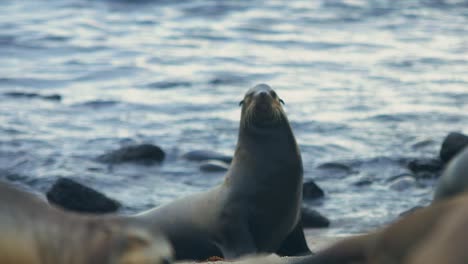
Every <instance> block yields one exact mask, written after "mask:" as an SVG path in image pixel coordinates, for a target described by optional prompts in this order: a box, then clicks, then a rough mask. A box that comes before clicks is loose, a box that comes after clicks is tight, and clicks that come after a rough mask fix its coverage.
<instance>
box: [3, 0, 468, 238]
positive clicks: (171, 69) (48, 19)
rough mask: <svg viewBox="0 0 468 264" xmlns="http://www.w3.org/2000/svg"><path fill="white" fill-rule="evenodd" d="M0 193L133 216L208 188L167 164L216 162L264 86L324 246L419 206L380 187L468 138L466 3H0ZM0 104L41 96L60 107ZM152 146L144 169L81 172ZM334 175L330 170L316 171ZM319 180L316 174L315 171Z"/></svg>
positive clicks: (414, 186)
mask: <svg viewBox="0 0 468 264" xmlns="http://www.w3.org/2000/svg"><path fill="white" fill-rule="evenodd" d="M0 7H1V8H0V172H1V173H0V175H1V177H2V178H8V179H9V180H11V181H16V182H19V183H21V184H23V185H25V186H29V187H31V188H32V189H33V190H36V191H38V192H41V193H43V192H45V191H46V190H47V189H48V188H49V187H50V186H51V184H52V183H53V182H54V181H55V180H56V178H57V177H70V178H73V179H76V180H78V181H80V182H83V183H85V184H87V185H89V186H91V187H93V188H95V189H98V190H100V191H102V192H104V193H105V194H107V195H108V196H110V197H113V198H115V199H117V200H119V201H121V202H122V203H123V204H124V208H123V209H122V213H132V212H138V211H141V210H144V209H147V208H150V207H152V206H157V205H160V204H163V203H166V202H168V201H171V200H173V199H175V198H177V197H180V196H184V195H187V194H190V193H193V192H198V191H203V190H206V189H207V188H209V187H211V186H214V185H216V184H218V183H220V182H221V181H222V177H223V173H204V172H201V171H200V170H199V164H198V163H195V162H190V161H186V160H184V159H182V158H180V156H181V155H182V154H184V153H186V152H188V151H191V150H199V149H209V150H215V151H218V152H222V153H225V154H228V155H232V153H233V151H234V147H235V144H236V139H237V130H238V122H239V117H240V109H239V107H238V102H239V101H240V100H241V99H242V97H243V94H244V92H245V91H246V90H247V89H248V88H250V87H252V86H253V85H255V84H257V83H268V84H270V85H271V86H272V87H273V88H274V89H275V90H276V91H277V92H278V94H279V95H280V96H281V97H282V98H283V100H284V101H285V102H286V106H285V108H286V111H287V114H288V117H289V119H290V122H291V124H292V127H293V130H294V133H295V135H296V139H297V141H298V143H299V145H300V148H301V151H302V157H303V161H304V169H305V179H306V180H307V179H313V180H315V181H316V182H317V183H318V184H319V185H320V186H321V187H322V188H323V189H324V190H325V192H326V197H325V198H324V199H322V200H320V201H316V202H313V203H310V204H309V205H310V206H312V207H313V208H315V209H317V210H318V211H320V212H321V213H323V214H324V215H326V216H327V217H329V218H330V219H331V221H332V226H331V227H330V228H329V229H328V231H327V232H329V233H331V234H337V235H341V234H349V233H356V232H361V231H365V230H369V229H371V228H374V227H376V226H380V225H382V224H384V223H386V222H388V221H391V220H393V219H395V217H396V216H397V215H398V214H399V213H401V212H402V211H405V210H407V209H409V208H412V207H414V206H416V205H421V204H427V203H428V202H429V201H430V199H431V196H432V191H433V186H434V183H435V180H433V179H426V180H417V181H416V182H413V183H411V182H410V183H409V184H403V185H402V187H395V186H394V184H393V183H392V181H391V180H390V179H392V178H393V177H394V176H396V175H401V174H405V173H410V172H409V171H408V169H407V168H406V166H404V162H403V161H405V160H408V159H411V158H432V157H436V156H437V155H438V151H439V148H440V144H441V141H442V139H443V138H444V136H445V135H446V134H447V133H448V132H450V131H461V132H465V133H467V132H468V114H467V113H468V105H467V102H468V1H455V0H453V1H450V0H446V1H444V0H414V1H403V0H400V1H393V0H370V1H364V0H362V1H359V0H317V1H306V0H304V1H302V0H289V1H259V0H258V1H257V0H252V1H214V0H193V1H168V0H135V1H131V0H101V1H92V0H60V1H59V0H47V1H46V0H24V1H15V0H3V1H1V3H0ZM11 92H28V93H36V94H40V95H51V94H58V95H60V96H62V100H61V101H57V100H46V99H43V98H38V97H33V98H18V97H12V96H8V93H11ZM136 143H153V144H156V145H159V146H161V147H162V148H163V149H164V150H165V152H166V154H167V158H166V160H165V162H164V163H163V164H161V165H155V166H143V165H135V164H125V165H117V166H108V165H106V164H101V163H98V162H96V161H95V158H96V157H97V156H98V155H100V154H103V153H106V152H108V151H110V150H113V149H117V148H119V147H120V146H123V145H129V144H136ZM329 162H335V163H339V164H343V165H345V166H347V168H349V169H347V168H344V169H343V166H341V167H336V166H335V167H333V166H332V167H333V168H330V166H323V164H324V163H329ZM320 165H322V166H320Z"/></svg>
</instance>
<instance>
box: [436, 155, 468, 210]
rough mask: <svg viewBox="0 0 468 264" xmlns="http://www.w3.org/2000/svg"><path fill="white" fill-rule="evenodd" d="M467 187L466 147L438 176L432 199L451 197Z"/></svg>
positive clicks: (467, 160) (467, 159)
mask: <svg viewBox="0 0 468 264" xmlns="http://www.w3.org/2000/svg"><path fill="white" fill-rule="evenodd" d="M467 189H468V147H466V148H465V149H464V150H462V151H461V152H460V153H459V154H457V155H456V156H455V157H454V158H453V159H452V160H451V161H450V162H449V163H448V165H447V167H446V168H445V170H444V173H443V174H442V176H440V178H439V182H438V183H437V187H436V190H435V195H434V201H438V200H441V199H445V198H448V197H452V196H454V195H457V194H460V193H462V192H465V191H466V190H467Z"/></svg>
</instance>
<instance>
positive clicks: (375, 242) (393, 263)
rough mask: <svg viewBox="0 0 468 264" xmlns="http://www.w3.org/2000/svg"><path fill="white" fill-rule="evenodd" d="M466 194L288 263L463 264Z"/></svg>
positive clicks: (467, 224)
mask: <svg viewBox="0 0 468 264" xmlns="http://www.w3.org/2000/svg"><path fill="white" fill-rule="evenodd" d="M467 232H468V193H465V194H462V195H459V196H455V197H453V198H449V199H444V200H441V201H438V202H435V203H433V204H432V205H430V206H428V207H426V208H422V209H420V210H417V211H416V212H414V213H412V214H410V215H407V216H405V217H403V218H402V219H399V220H398V221H396V222H395V223H393V224H391V225H389V226H387V227H384V228H382V229H379V230H377V231H374V232H371V233H369V234H365V235H360V236H355V237H351V238H346V239H344V240H342V241H339V242H337V243H335V244H334V245H332V246H330V247H329V248H327V249H324V250H322V251H320V252H317V254H316V255H314V256H308V257H304V258H303V259H301V260H297V261H293V262H292V263H291V264H332V263H333V264H346V263H362V264H422V263H426V264H439V263H450V264H462V263H467V261H468V258H467V256H468V254H466V249H465V246H466V244H467V243H468V237H467V236H466V233H467Z"/></svg>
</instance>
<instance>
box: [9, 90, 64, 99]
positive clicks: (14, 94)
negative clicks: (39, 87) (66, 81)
mask: <svg viewBox="0 0 468 264" xmlns="http://www.w3.org/2000/svg"><path fill="white" fill-rule="evenodd" d="M4 95H5V96H9V97H15V98H39V99H44V100H51V101H60V100H62V96H61V95H58V94H51V95H41V94H38V93H29V92H6V93H4Z"/></svg>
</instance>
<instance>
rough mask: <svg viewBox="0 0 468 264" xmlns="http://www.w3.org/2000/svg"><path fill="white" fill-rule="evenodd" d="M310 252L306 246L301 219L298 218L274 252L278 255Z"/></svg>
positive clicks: (302, 254)
mask: <svg viewBox="0 0 468 264" xmlns="http://www.w3.org/2000/svg"><path fill="white" fill-rule="evenodd" d="M311 253H312V252H311V251H310V249H309V247H308V246H307V242H306V239H305V236H304V229H303V228H302V221H301V220H299V222H298V223H297V224H296V227H295V228H294V229H293V231H292V232H291V233H290V234H289V235H288V236H287V237H286V239H285V240H284V241H283V242H282V243H281V246H280V248H279V249H278V250H277V251H276V254H278V255H280V256H304V255H309V254H311Z"/></svg>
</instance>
